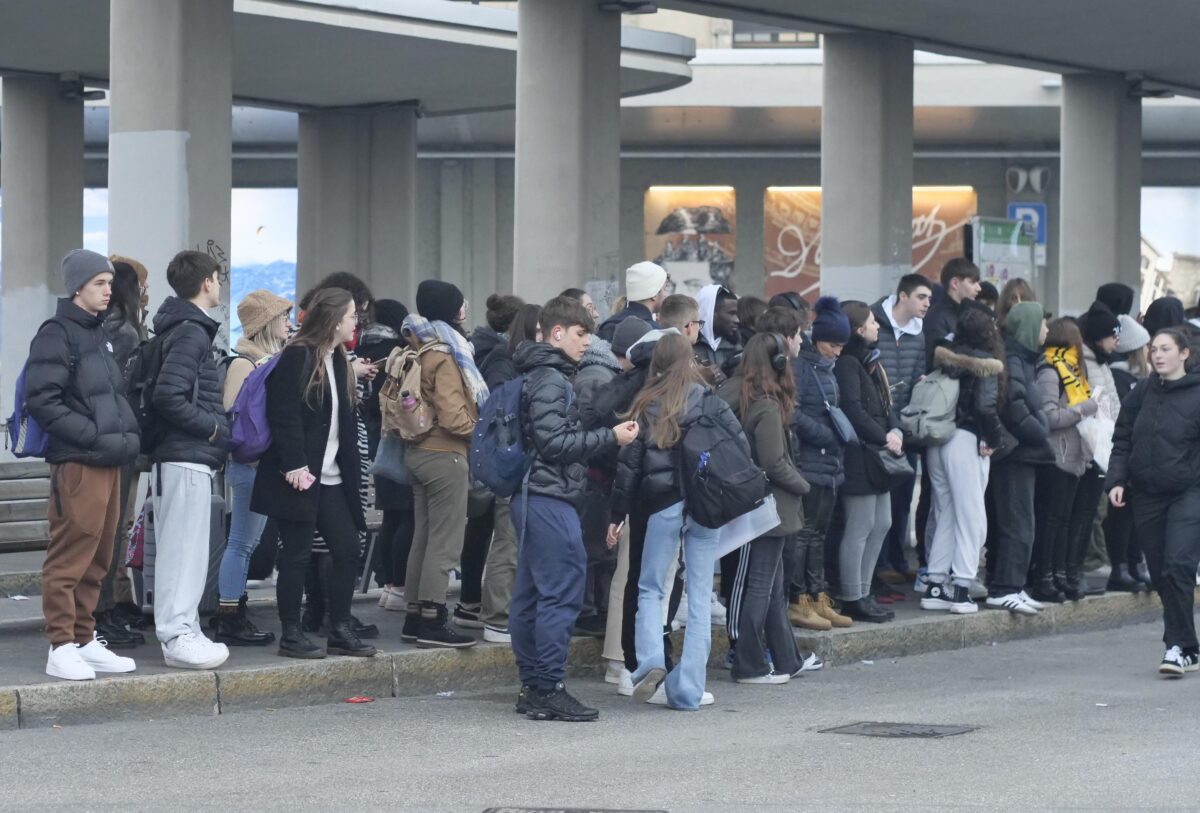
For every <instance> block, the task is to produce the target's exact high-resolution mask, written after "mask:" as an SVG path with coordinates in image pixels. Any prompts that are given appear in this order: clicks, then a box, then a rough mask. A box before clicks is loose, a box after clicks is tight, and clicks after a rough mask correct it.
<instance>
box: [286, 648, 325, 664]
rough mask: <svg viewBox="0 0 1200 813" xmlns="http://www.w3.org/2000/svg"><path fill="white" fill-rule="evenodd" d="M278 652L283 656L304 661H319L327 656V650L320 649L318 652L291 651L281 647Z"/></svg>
mask: <svg viewBox="0 0 1200 813" xmlns="http://www.w3.org/2000/svg"><path fill="white" fill-rule="evenodd" d="M276 654H278V655H279V656H280V657H283V658H298V659H299V660H302V661H319V660H321V659H322V658H324V657H325V656H326V653H325V651H324V650H320V649H319V650H317V651H316V652H291V651H288V650H286V649H280V650H277V652H276Z"/></svg>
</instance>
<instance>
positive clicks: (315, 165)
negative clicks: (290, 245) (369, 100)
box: [296, 106, 417, 303]
mask: <svg viewBox="0 0 1200 813" xmlns="http://www.w3.org/2000/svg"><path fill="white" fill-rule="evenodd" d="M297 177H298V179H299V201H298V213H297V219H298V221H299V229H298V235H297V236H298V246H297V250H298V251H297V258H296V292H297V293H296V295H297V296H303V292H304V291H306V290H308V288H309V287H310V286H312V285H313V284H315V283H316V282H317V281H318V280H320V279H321V278H322V277H324V276H325V275H327V274H330V273H333V272H334V271H348V272H350V273H352V274H355V275H357V276H359V277H360V278H362V280H363V281H364V282H366V283H367V285H368V286H369V287H370V288H371V292H372V293H373V294H375V296H376V297H378V298H381V299H382V298H385V297H387V298H399V299H401V300H402V301H404V302H409V303H410V302H411V301H412V295H413V293H414V292H415V290H416V282H415V281H414V277H415V275H416V267H417V259H416V258H417V240H416V235H417V116H416V109H415V108H413V107H411V106H397V107H388V108H372V109H365V108H364V109H355V110H326V111H321V112H316V113H301V114H300V133H299V146H298V162H297Z"/></svg>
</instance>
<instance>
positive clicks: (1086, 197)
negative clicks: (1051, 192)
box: [1047, 74, 1142, 314]
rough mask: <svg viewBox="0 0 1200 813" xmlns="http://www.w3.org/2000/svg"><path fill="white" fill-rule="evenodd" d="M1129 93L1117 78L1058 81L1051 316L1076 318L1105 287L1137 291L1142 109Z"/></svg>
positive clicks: (1083, 76)
mask: <svg viewBox="0 0 1200 813" xmlns="http://www.w3.org/2000/svg"><path fill="white" fill-rule="evenodd" d="M1129 91H1130V88H1129V83H1128V82H1127V81H1126V80H1125V79H1123V78H1122V77H1120V76H1102V75H1092V74H1078V75H1069V76H1064V77H1063V101H1062V198H1061V213H1060V218H1061V220H1062V231H1061V237H1060V241H1061V242H1060V244H1059V264H1058V280H1057V285H1047V288H1048V289H1049V290H1048V294H1049V295H1050V296H1051V297H1054V296H1055V295H1057V298H1058V301H1057V302H1053V301H1051V302H1050V303H1049V304H1050V305H1051V307H1052V308H1053V309H1054V310H1055V311H1056V312H1061V313H1066V314H1079V313H1083V312H1084V311H1086V310H1087V307H1088V305H1090V304H1091V302H1092V300H1093V298H1094V297H1095V293H1096V287H1097V286H1099V285H1101V284H1103V283H1105V282H1124V283H1125V284H1127V285H1131V286H1133V288H1134V290H1138V291H1140V290H1141V270H1140V269H1141V266H1140V262H1141V242H1140V241H1141V209H1142V188H1141V187H1142V103H1141V99H1139V98H1136V97H1134V96H1132V95H1131V94H1130V92H1129Z"/></svg>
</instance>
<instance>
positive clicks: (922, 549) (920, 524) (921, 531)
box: [916, 457, 933, 567]
mask: <svg viewBox="0 0 1200 813" xmlns="http://www.w3.org/2000/svg"><path fill="white" fill-rule="evenodd" d="M931 510H933V482H932V481H930V479H929V466H928V465H927V464H926V463H925V458H924V457H922V458H921V494H920V496H918V497H917V517H916V531H917V563H918V564H919V565H920V566H921V567H925V566H926V565H928V564H929V544H928V542H927V541H926V539H925V532H926V529H928V527H929V512H930V511H931Z"/></svg>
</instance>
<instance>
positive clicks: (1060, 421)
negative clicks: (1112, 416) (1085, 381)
mask: <svg viewBox="0 0 1200 813" xmlns="http://www.w3.org/2000/svg"><path fill="white" fill-rule="evenodd" d="M1037 385H1038V389H1039V390H1041V393H1042V409H1043V410H1044V411H1045V413H1046V420H1047V421H1048V422H1049V424H1050V446H1051V448H1052V449H1054V465H1056V466H1058V467H1059V468H1060V469H1062V470H1063V471H1065V472H1067V473H1068V474H1073V475H1075V476H1076V477H1080V476H1082V475H1083V473H1084V472H1085V471H1087V467H1088V463H1089V462H1090V461H1091V459H1092V455H1091V453H1089V452H1088V450H1087V449H1085V448H1084V446H1083V436H1082V435H1080V434H1079V422H1080V421H1082V420H1083V419H1084V418H1086V417H1088V416H1090V415H1095V414H1096V411H1097V408H1098V405H1097V404H1096V399H1094V398H1089V399H1088V400H1086V401H1084V402H1083V403H1081V404H1076V405H1075V406H1067V394H1066V392H1065V391H1064V390H1063V387H1062V384H1061V382H1060V381H1059V378H1058V372H1057V371H1056V370H1055V369H1054V368H1053V367H1051V366H1050V365H1049V364H1047V363H1046V362H1045V361H1043V362H1042V363H1041V364H1039V365H1038V370H1037Z"/></svg>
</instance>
